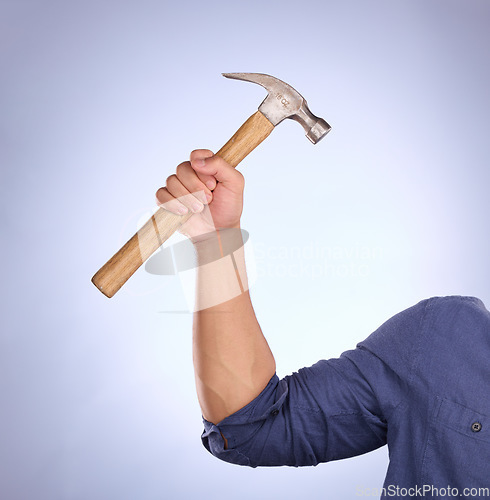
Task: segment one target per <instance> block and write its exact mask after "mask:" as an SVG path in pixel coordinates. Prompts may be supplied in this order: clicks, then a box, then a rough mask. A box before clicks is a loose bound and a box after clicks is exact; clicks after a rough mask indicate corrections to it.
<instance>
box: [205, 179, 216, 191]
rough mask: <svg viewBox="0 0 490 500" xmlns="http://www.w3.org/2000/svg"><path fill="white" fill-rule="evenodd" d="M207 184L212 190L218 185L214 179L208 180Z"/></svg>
mask: <svg viewBox="0 0 490 500" xmlns="http://www.w3.org/2000/svg"><path fill="white" fill-rule="evenodd" d="M206 186H207V187H208V188H209V189H211V191H212V190H213V189H214V188H215V187H216V185H215V184H214V182H213V181H206Z"/></svg>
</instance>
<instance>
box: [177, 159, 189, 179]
mask: <svg viewBox="0 0 490 500" xmlns="http://www.w3.org/2000/svg"><path fill="white" fill-rule="evenodd" d="M187 165H188V162H184V163H181V164H180V165H177V168H176V173H177V177H181V176H182V174H184V173H185V171H186V170H187Z"/></svg>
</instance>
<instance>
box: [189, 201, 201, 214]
mask: <svg viewBox="0 0 490 500" xmlns="http://www.w3.org/2000/svg"><path fill="white" fill-rule="evenodd" d="M191 208H192V211H193V212H194V213H197V212H200V211H201V210H202V209H203V208H204V205H202V204H201V203H193V204H192V206H191Z"/></svg>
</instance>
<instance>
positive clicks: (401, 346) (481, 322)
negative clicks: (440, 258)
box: [358, 296, 490, 378]
mask: <svg viewBox="0 0 490 500" xmlns="http://www.w3.org/2000/svg"><path fill="white" fill-rule="evenodd" d="M474 331H478V332H480V334H481V332H482V331H486V332H489V331H490V313H489V312H488V311H487V309H486V308H485V306H484V304H483V302H482V301H481V300H479V299H477V298H476V297H466V296H445V297H431V298H428V299H425V300H422V301H420V302H418V303H417V304H415V305H413V306H411V307H409V308H407V309H405V310H403V311H401V312H399V313H398V314H396V315H394V316H393V317H391V318H390V319H388V320H387V321H386V322H385V323H383V324H382V325H381V326H380V327H379V328H378V329H377V330H376V331H375V332H374V333H372V334H371V335H370V336H369V337H368V338H367V339H366V340H364V341H363V342H361V343H359V344H358V347H359V348H360V349H365V350H368V351H370V352H371V353H372V354H374V355H375V356H377V357H379V358H380V359H382V360H383V362H384V363H386V364H388V365H389V366H390V367H391V368H392V369H393V370H394V371H395V372H397V373H398V374H399V375H400V376H402V377H403V378H405V377H406V376H408V373H409V372H410V371H411V370H412V367H413V364H414V362H415V361H416V359H417V358H420V357H424V356H426V355H427V354H428V351H429V350H430V349H431V348H433V347H435V345H437V344H443V345H445V346H446V347H447V348H449V344H450V343H451V342H450V339H452V338H455V337H456V338H457V337H461V336H462V335H465V334H471V332H474ZM438 339H439V340H440V342H437V340H438Z"/></svg>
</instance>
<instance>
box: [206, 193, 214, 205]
mask: <svg viewBox="0 0 490 500" xmlns="http://www.w3.org/2000/svg"><path fill="white" fill-rule="evenodd" d="M212 199H213V195H212V194H209V193H206V200H208V203H209V202H210V201H211V200H212Z"/></svg>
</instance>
